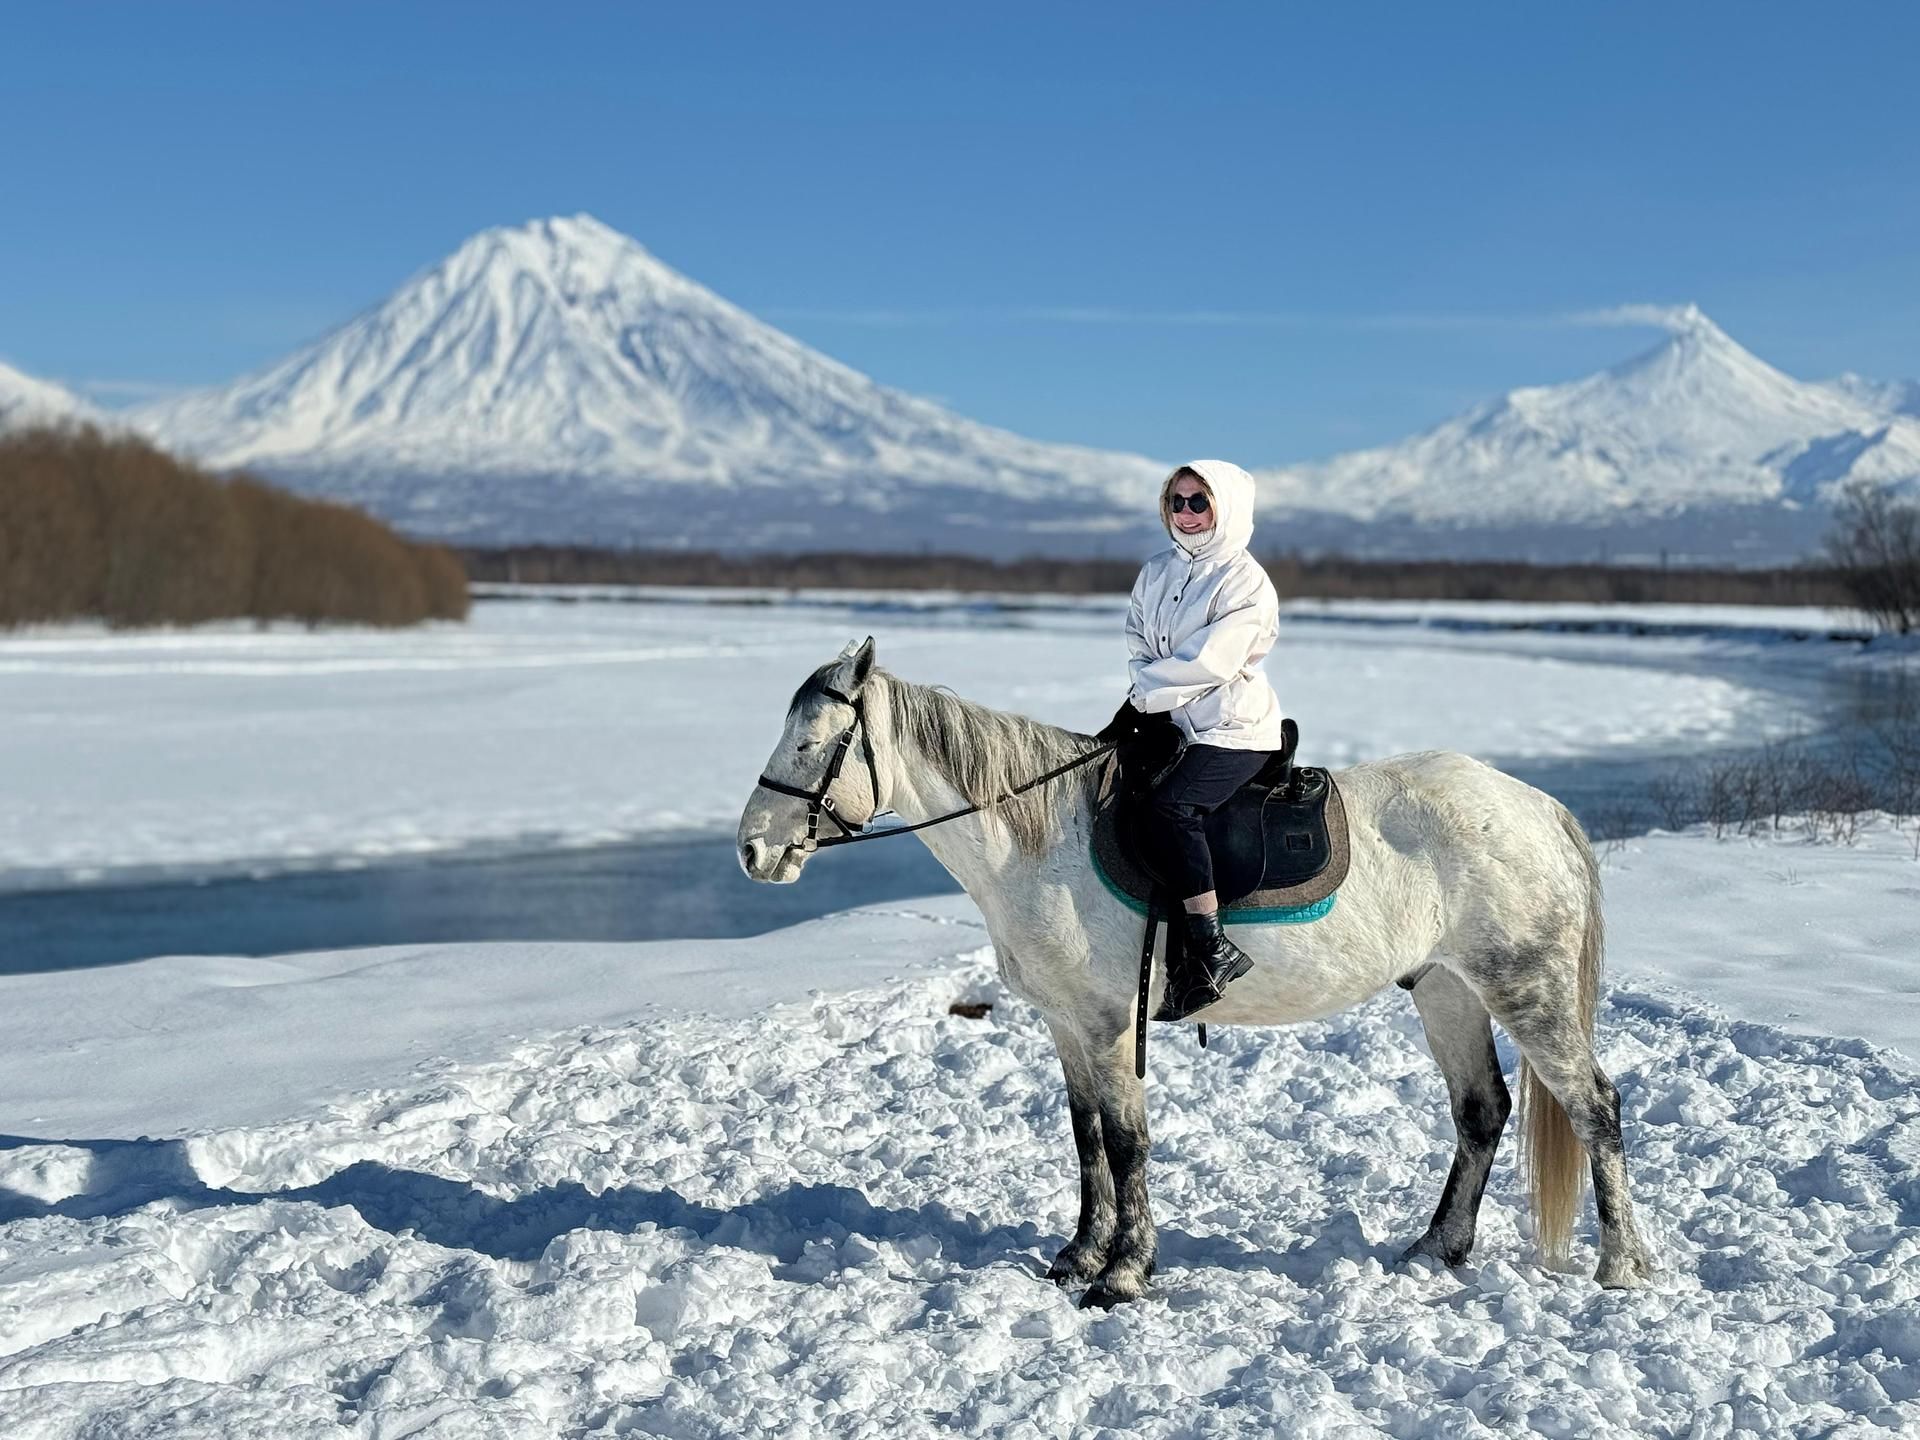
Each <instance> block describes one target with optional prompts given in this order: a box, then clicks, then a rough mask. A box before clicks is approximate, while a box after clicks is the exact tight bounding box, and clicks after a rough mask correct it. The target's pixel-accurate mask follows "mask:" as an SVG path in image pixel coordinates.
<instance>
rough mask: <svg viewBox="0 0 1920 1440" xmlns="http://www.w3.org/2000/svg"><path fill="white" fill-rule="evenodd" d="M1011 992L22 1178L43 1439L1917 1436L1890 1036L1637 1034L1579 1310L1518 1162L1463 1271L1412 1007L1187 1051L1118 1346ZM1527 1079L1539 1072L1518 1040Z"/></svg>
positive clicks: (1639, 994)
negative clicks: (1093, 1286) (1407, 1261)
mask: <svg viewBox="0 0 1920 1440" xmlns="http://www.w3.org/2000/svg"><path fill="white" fill-rule="evenodd" d="M993 987H994V981H993V979H992V975H991V970H990V968H989V962H988V957H987V952H986V951H985V950H984V949H983V950H980V951H977V952H973V953H972V954H971V955H969V956H968V957H967V958H966V960H965V961H964V962H963V963H961V964H959V965H958V966H957V967H956V968H955V969H954V970H953V971H952V972H951V973H947V974H942V975H937V976H932V977H927V978H916V979H913V980H909V981H906V982H904V983H899V984H894V985H890V986H886V987H883V988H878V989H875V988H868V989H864V990H861V991H858V992H856V993H853V994H850V995H844V996H832V997H828V996H820V997H816V998H815V999H813V1000H812V1001H811V1002H809V1003H807V1004H803V1005H792V1006H787V1007H784V1008H782V1009H779V1010H775V1011H771V1012H767V1013H762V1014H760V1015H757V1016H752V1017H744V1018H742V1017H735V1018H708V1017H681V1018H672V1019H659V1020H650V1021H646V1022H643V1023H637V1024H629V1025H620V1026H613V1027H597V1028H589V1029H583V1030H573V1031H569V1032H566V1033H564V1034H562V1035H559V1036H556V1037H553V1038H551V1039H548V1040H544V1041H540V1042H536V1043H530V1044H525V1045H523V1046H521V1047H519V1048H518V1049H516V1050H514V1051H512V1053H509V1054H506V1055H505V1056H503V1057H502V1058H500V1059H499V1060H497V1061H494V1062H490V1063H482V1064H466V1065H454V1064H446V1065H443V1066H441V1067H439V1068H438V1069H436V1070H434V1071H431V1072H429V1073H426V1074H424V1075H422V1076H421V1077H420V1078H419V1079H418V1080H416V1082H414V1083H413V1084H412V1085H410V1086H408V1087H403V1088H400V1089H394V1090H387V1091H378V1092H366V1093H362V1094H360V1095H357V1096H354V1097H351V1098H349V1099H347V1100H344V1101H341V1102H339V1103H338V1104H336V1105H334V1106H332V1107H330V1108H329V1109H328V1110H327V1111H326V1112H324V1113H322V1114H320V1115H318V1116H317V1117H315V1118H309V1119H305V1120H297V1121H291V1122H287V1123H284V1124H279V1125H272V1126H265V1127H258V1128H246V1129H232V1130H220V1131H213V1132H209V1133H205V1134H201V1135H197V1136H194V1137H192V1138H189V1139H187V1140H185V1141H161V1142H127V1143H113V1142H97V1143H93V1144H88V1143H85V1142H73V1143H65V1144H60V1143H50V1144H25V1145H18V1146H16V1148H13V1149H11V1150H5V1151H0V1205H5V1206H7V1207H8V1209H9V1210H10V1212H11V1213H12V1214H13V1215H15V1216H17V1217H19V1218H16V1219H14V1220H13V1221H12V1223H10V1224H7V1225H5V1226H4V1227H0V1337H4V1338H3V1339H0V1352H4V1353H3V1354H0V1432H4V1433H5V1434H7V1435H9V1436H35V1437H42V1436H44V1437H72V1440H78V1437H80V1436H82V1435H84V1436H86V1437H89V1440H112V1437H134V1436H153V1435H166V1436H169V1437H183V1440H191V1437H203V1436H205V1437H211V1436H216V1435H221V1436H224V1435H233V1434H242V1433H253V1434H272V1435H274V1436H276V1437H297V1436H316V1437H317V1436H328V1437H332V1436H337V1435H339V1434H341V1433H343V1431H344V1433H348V1434H354V1435H363V1436H369V1437H373V1436H381V1437H385V1436H398V1435H403V1434H404V1435H419V1436H432V1437H448V1440H451V1437H468V1436H489V1437H497V1436H514V1437H518V1436H529V1437H531V1436H555V1435H570V1436H572V1435H578V1436H588V1435H615V1434H652V1435H672V1436H681V1437H713V1440H718V1437H723V1436H736V1435H740V1434H745V1433H772V1434H835V1435H847V1436H876V1437H877V1436H901V1435H921V1434H933V1433H954V1434H962V1435H994V1436H1005V1437H1041V1436H1047V1437H1051V1436H1055V1435H1059V1434H1062V1433H1077V1434H1088V1435H1111V1436H1120V1435H1144V1436H1183V1437H1202V1436H1227V1435H1242V1434H1286V1435H1292V1436H1306V1437H1335V1436H1339V1437H1350V1436H1360V1435H1397V1436H1411V1435H1442V1434H1444V1435H1448V1436H1490V1435H1496V1434H1500V1435H1505V1434H1512V1433H1516V1432H1518V1431H1523V1430H1527V1429H1531V1430H1533V1431H1536V1432H1539V1433H1545V1434H1558V1435H1568V1436H1621V1437H1626V1436H1635V1437H1639V1436H1646V1435H1671V1436H1694V1437H1719V1436H1730V1435H1735V1434H1740V1435H1761V1436H1768V1435H1780V1436H1785V1435H1805V1434H1844V1435H1866V1434H1869V1433H1874V1431H1875V1427H1878V1429H1879V1430H1883V1431H1884V1430H1892V1431H1895V1432H1900V1431H1903V1430H1907V1431H1910V1430H1912V1429H1913V1428H1915V1427H1920V1096H1917V1095H1916V1088H1915V1078H1916V1072H1915V1071H1914V1070H1913V1069H1912V1068H1911V1066H1910V1065H1908V1064H1907V1063H1906V1062H1903V1061H1901V1060H1899V1059H1898V1058H1897V1057H1895V1056H1893V1055H1891V1054H1890V1053H1888V1052H1884V1051H1879V1050H1876V1049H1875V1048H1874V1047H1872V1046H1870V1045H1868V1044H1866V1043H1864V1042H1859V1041H1839V1040H1831V1039H1821V1038H1817V1037H1800V1036H1794V1035H1790V1034H1788V1033H1786V1032H1784V1031H1781V1030H1778V1029H1774V1028H1771V1027H1768V1026H1763V1025H1757V1024H1752V1023H1746V1022H1739V1021H1731V1020H1728V1019H1727V1018H1725V1017H1724V1016H1723V1015H1721V1014H1719V1013H1718V1012H1716V1011H1713V1010H1710V1009H1708V1008H1706V1007H1704V1006H1702V1005H1700V1004H1698V1003H1694V1002H1688V1001H1683V1000H1676V999H1673V998H1671V997H1666V996H1663V995H1660V994H1655V993H1652V992H1649V991H1646V990H1643V989H1641V988H1639V987H1635V986H1629V987H1628V988H1626V989H1624V990H1619V991H1616V992H1615V994H1614V996H1613V998H1612V1001H1611V1003H1610V1004H1609V1005H1608V1006H1607V1007H1606V1008H1605V1009H1604V1011H1603V1013H1602V1016H1601V1051H1602V1058H1603V1063H1604V1064H1605V1065H1606V1066H1607V1067H1608V1068H1609V1070H1610V1071H1611V1073H1612V1074H1613V1076H1614V1078H1615V1079H1616V1081H1617V1082H1618V1083H1619V1085H1620V1088H1621V1091H1622V1093H1623V1097H1624V1104H1625V1119H1626V1126H1627V1134H1628V1144H1629V1148H1630V1164H1631V1166H1632V1177H1633V1185H1634V1191H1635V1194H1636V1197H1637V1199H1638V1203H1639V1205H1640V1207H1641V1213H1642V1219H1643V1223H1644V1225H1645V1227H1646V1230H1647V1232H1648V1236H1649V1239H1650V1240H1651V1241H1652V1243H1653V1244H1654V1245H1655V1247H1656V1250H1657V1253H1658V1256H1659V1260H1660V1263H1661V1264H1662V1266H1663V1267H1664V1268H1663V1272H1662V1273H1661V1274H1660V1276H1659V1277H1658V1278H1657V1280H1656V1283H1655V1284H1654V1286H1653V1287H1652V1288H1651V1289H1649V1290H1647V1291H1643V1292H1638V1293H1622V1292H1605V1291H1601V1290H1599V1289H1598V1288H1597V1287H1596V1286H1595V1285H1594V1283H1593V1281H1592V1280H1591V1279H1590V1278H1589V1273H1590V1271H1591V1268H1592V1264H1593V1260H1594V1254H1593V1250H1592V1246H1591V1243H1590V1237H1591V1226H1592V1221H1591V1216H1590V1214H1589V1215H1588V1217H1587V1218H1586V1220H1585V1221H1584V1222H1583V1225H1582V1232H1581V1235H1582V1244H1581V1245H1580V1247H1579V1249H1578V1252H1577V1254H1576V1264H1577V1266H1578V1267H1579V1273H1576V1274H1558V1273H1550V1272H1546V1271H1543V1270H1542V1269H1541V1268H1540V1267H1539V1266H1538V1265H1537V1264H1536V1263H1535V1262H1534V1260H1533V1259H1532V1257H1531V1253H1530V1245H1529V1234H1530V1225H1529V1222H1528V1221H1527V1219H1526V1217H1525V1215H1524V1212H1523V1210H1522V1206H1521V1192H1520V1186H1519V1183H1518V1177H1517V1176H1516V1174H1515V1172H1514V1170H1513V1168H1512V1154H1513V1149H1514V1146H1513V1137H1512V1135H1511V1133H1510V1134H1509V1135H1508V1136H1507V1138H1506V1141H1505V1143H1504V1144H1503V1147H1502V1154H1501V1159H1500V1161H1499V1163H1498V1164H1497V1165H1496V1167H1495V1170H1494V1174H1493V1180H1492V1183H1491V1185H1490V1188H1489V1193H1488V1197H1487V1201H1486V1205H1485V1208H1484V1210H1483V1214H1482V1225H1481V1234H1480V1244H1479V1247H1478V1249H1477V1250H1476V1252H1475V1256H1474V1260H1473V1262H1472V1263H1471V1264H1469V1265H1468V1266H1466V1267H1464V1268H1463V1269H1462V1270H1460V1271H1458V1272H1451V1273H1449V1272H1444V1271H1439V1270H1436V1269H1432V1268H1429V1267H1427V1266H1424V1265H1423V1266H1422V1267H1420V1268H1416V1269H1413V1270H1401V1269H1399V1268H1397V1267H1396V1266H1395V1264H1394V1261H1393V1257H1394V1255H1395V1254H1396V1253H1397V1251H1398V1249H1399V1248H1400V1247H1401V1246H1402V1245H1404V1244H1406V1243H1407V1242H1409V1241H1411V1240H1412V1239H1413V1238H1415V1237H1416V1236H1417V1235H1418V1234H1419V1233H1420V1231H1421V1230H1422V1228H1423V1227H1424V1225H1425V1223H1426V1220H1427V1218H1428V1216H1429V1214H1430V1213H1431V1211H1432V1208H1433V1206H1434V1204H1435V1203H1436V1201H1437V1199H1438V1196H1439V1192H1440V1187H1441V1184H1442V1181H1443V1179H1444V1176H1445V1173H1446V1168H1447V1165H1448V1162H1449V1159H1450V1156H1451V1151H1452V1131H1451V1125H1450V1122H1449V1121H1448V1119H1447V1115H1446V1097H1445V1092H1444V1086H1443V1084H1442V1082H1441V1079H1440V1076H1439V1073H1438V1070H1437V1069H1436V1067H1435V1066H1434V1065H1433V1063H1432V1062H1431V1060H1430V1059H1429V1058H1428V1056H1427V1054H1426V1050H1425V1046H1424V1042H1423V1040H1422V1038H1421V1036H1420V1032H1419V1027H1418V1022H1417V1020H1416V1018H1415V1016H1414V1014H1413V1010H1412V1006H1411V1005H1410V1004H1409V1003H1408V1002H1407V1001H1406V998H1405V997H1404V996H1402V995H1400V994H1399V993H1398V992H1390V993H1388V994H1384V995H1382V996H1380V997H1377V998H1376V999H1375V1000H1374V1001H1372V1002H1370V1003H1369V1004H1367V1005H1365V1006H1363V1007H1361V1008H1359V1009H1357V1010H1354V1011H1351V1012H1348V1013H1347V1014H1345V1015H1342V1016H1339V1017H1336V1018H1335V1019H1333V1020H1329V1021H1327V1022H1323V1023H1320V1024H1313V1025H1304V1026H1300V1027H1296V1028H1293V1029H1289V1030H1253V1029H1240V1028H1223V1029H1220V1030H1216V1031H1215V1038H1214V1048H1213V1050H1211V1051H1209V1052H1201V1051H1200V1050H1199V1049H1198V1048H1197V1047H1196V1046H1195V1044H1194V1042H1193V1038H1192V1032H1191V1031H1190V1030H1189V1029H1186V1028H1185V1027H1155V1033H1154V1036H1153V1043H1152V1047H1151V1050H1150V1065H1151V1067H1152V1068H1151V1071H1150V1076H1149V1087H1150V1088H1149V1106H1150V1114H1151V1121H1152V1128H1153V1156H1152V1167H1151V1176H1152V1183H1153V1189H1154V1202H1155V1214H1156V1218H1157V1220H1158V1222H1159V1226H1160V1243H1161V1272H1160V1274H1159V1276H1158V1277H1157V1280H1156V1283H1155V1288H1154V1290H1153V1291H1152V1293H1151V1295H1150V1296H1149V1297H1148V1298H1147V1299H1146V1300H1144V1301H1143V1302H1140V1303H1138V1304H1136V1305H1133V1306H1131V1307H1126V1308H1123V1309H1121V1310H1118V1311H1116V1312H1114V1313H1112V1314H1099V1313H1095V1312H1082V1311H1080V1310H1078V1309H1077V1308H1075V1305H1074V1297H1073V1296H1072V1295H1070V1294H1066V1293H1063V1292H1060V1291H1057V1290H1055V1289H1054V1288H1053V1287H1052V1286H1051V1285H1049V1284H1047V1283H1046V1282H1045V1280H1044V1279H1043V1278H1042V1276H1041V1271H1042V1270H1043V1269H1044V1266H1045V1264H1046V1262H1047V1261H1048V1259H1050V1258H1051V1255H1052V1253H1053V1251H1054V1250H1055V1249H1056V1248H1057V1247H1058V1246H1059V1245H1060V1244H1062V1243H1064V1241H1065V1238H1066V1236H1067V1234H1068V1233H1069V1232H1070V1229H1071V1226H1072V1222H1073V1213H1074V1205H1075V1194H1076V1190H1075V1172H1074V1162H1073V1158H1072V1146H1071V1142H1070V1137H1069V1132H1068V1126H1067V1115H1066V1107H1065V1103H1064V1095H1063V1087H1062V1083H1061V1080H1060V1076H1059V1071H1058V1068H1057V1064H1056V1062H1055V1059H1054V1055H1053V1052H1052V1046H1051V1042H1050V1040H1049V1038H1048V1036H1047V1034H1046V1031H1045V1029H1044V1027H1043V1026H1042V1025H1041V1024H1040V1023H1039V1020H1038V1017H1037V1015H1036V1014H1035V1013H1034V1012H1032V1011H1031V1010H1029V1009H1028V1008H1027V1007H1026V1006H1024V1005H1023V1004H1021V1003H1020V1002H1018V1001H1015V1000H1012V999H1009V998H1006V997H1004V996H1002V997H1001V998H1000V1000H999V1003H997V1004H996V1006H995V1008H994V1010H993V1012H992V1014H991V1015H990V1016H989V1017H988V1018H987V1019H985V1020H981V1021H974V1020H966V1019H962V1018H958V1017H954V1016H952V1015H949V1014H948V1013H947V1009H948V1005H949V1003H950V1002H951V1001H952V1000H953V999H954V998H956V997H959V996H967V997H973V996H978V995H983V994H992V993H994V989H993ZM1503 1055H1504V1058H1505V1059H1506V1060H1507V1062H1508V1068H1509V1070H1511V1064H1512V1056H1511V1054H1510V1053H1507V1052H1506V1051H1505V1050H1504V1048H1503Z"/></svg>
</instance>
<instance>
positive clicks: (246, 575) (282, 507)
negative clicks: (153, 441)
mask: <svg viewBox="0 0 1920 1440" xmlns="http://www.w3.org/2000/svg"><path fill="white" fill-rule="evenodd" d="M467 604H468V601H467V578H466V571H465V569H464V568H463V567H462V565H461V562H460V560H459V558H458V557H457V556H456V555H454V554H453V552H452V551H450V550H447V549H445V548H444V547H442V546H438V545H421V544H415V543H413V542H411V541H408V540H404V539H402V538H401V537H399V536H398V535H396V534H394V533H393V531H391V530H389V529H388V528H387V527H386V526H384V525H382V524H380V523H379V522H378V521H376V520H374V519H372V518H371V517H369V516H367V515H364V514H362V513H361V512H360V511H358V510H354V509H350V508H349V507H347V506H345V505H335V504H330V503H327V502H325V501H319V500H304V499H300V498H298V497H296V496H293V495H289V494H287V493H286V492H285V491H282V490H277V489H275V488H273V487H272V486H270V485H267V484H264V483H262V482H261V481H259V480H256V479H254V478H252V477H250V476H246V475H240V476H235V477H232V478H227V479H222V478H217V477H215V476H213V475H209V474H207V473H206V472H204V471H202V470H199V469H197V468H196V467H194V466H192V465H189V464H187V463H185V462H183V461H181V460H178V459H176V458H174V457H173V456H171V455H168V454H166V453H165V452H164V451H161V450H158V449H156V448H155V447H153V446H152V445H150V444H148V443H147V442H145V441H144V440H140V439H136V438H134V437H132V436H128V435H121V434H106V433H103V432H102V431H100V430H98V429H96V428H94V427H92V426H86V425H80V426H71V425H68V426H55V427H37V428H34V429H27V430H21V431H15V432H11V433H9V434H6V435H0V626H12V625H23V624H31V623H35V622H39V621H51V620H74V619H97V620H104V621H105V622H106V623H107V624H109V625H114V626H135V625H194V624H199V623H201V622H204V621H209V620H233V619H253V620H296V621H301V622H304V623H306V624H308V625H318V624H321V623H323V622H328V621H334V622H346V623H352V624H361V625H381V626H396V625H412V624H416V623H418V622H420V621H422V620H435V619H446V620H458V619H464V618H465V616H466V614H467Z"/></svg>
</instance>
